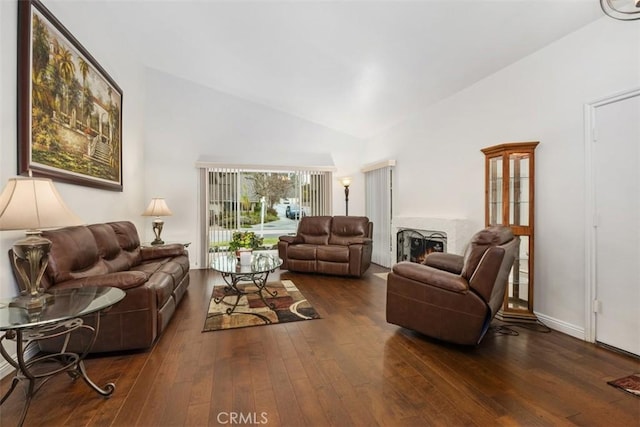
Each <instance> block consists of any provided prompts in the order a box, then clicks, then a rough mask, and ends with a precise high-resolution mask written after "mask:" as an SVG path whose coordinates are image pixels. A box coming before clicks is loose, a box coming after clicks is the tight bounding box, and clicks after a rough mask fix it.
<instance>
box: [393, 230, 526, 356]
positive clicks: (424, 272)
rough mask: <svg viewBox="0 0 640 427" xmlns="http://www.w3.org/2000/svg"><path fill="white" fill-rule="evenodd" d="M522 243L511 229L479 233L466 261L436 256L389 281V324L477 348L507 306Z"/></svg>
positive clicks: (402, 268) (397, 270)
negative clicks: (516, 260)
mask: <svg viewBox="0 0 640 427" xmlns="http://www.w3.org/2000/svg"><path fill="white" fill-rule="evenodd" d="M519 244H520V239H519V237H517V236H514V235H513V233H512V232H511V230H510V229H509V228H508V227H504V226H492V227H488V228H486V229H484V230H481V231H479V232H478V233H476V234H475V235H474V236H473V238H472V239H471V242H470V243H469V245H468V246H467V248H466V251H465V254H464V256H462V255H455V254H448V253H438V252H433V253H431V254H429V255H427V257H426V259H425V261H424V262H423V263H422V264H418V263H413V262H408V261H403V262H400V263H398V264H396V265H394V266H393V269H392V271H391V272H390V273H389V276H388V278H387V322H389V323H393V324H396V325H399V326H402V327H405V328H408V329H413V330H415V331H418V332H420V333H423V334H425V335H428V336H430V337H433V338H437V339H440V340H444V341H449V342H452V343H456V344H463V345H476V344H478V343H479V342H480V340H482V337H483V336H484V334H485V333H486V332H487V329H488V327H489V324H490V323H491V320H492V319H493V317H494V316H495V314H496V313H497V311H498V310H499V309H500V308H501V307H502V303H503V300H504V295H505V290H506V287H507V281H508V276H509V272H510V270H511V266H512V265H513V262H514V259H515V258H516V256H517V254H518V250H519Z"/></svg>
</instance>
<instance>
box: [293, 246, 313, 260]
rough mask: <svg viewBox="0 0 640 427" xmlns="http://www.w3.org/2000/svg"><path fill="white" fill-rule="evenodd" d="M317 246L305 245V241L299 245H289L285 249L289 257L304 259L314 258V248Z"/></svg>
mask: <svg viewBox="0 0 640 427" xmlns="http://www.w3.org/2000/svg"><path fill="white" fill-rule="evenodd" d="M317 248H318V246H316V245H307V244H305V243H302V244H299V245H292V246H289V249H288V250H287V255H288V256H289V259H299V260H302V259H305V260H315V259H316V250H317Z"/></svg>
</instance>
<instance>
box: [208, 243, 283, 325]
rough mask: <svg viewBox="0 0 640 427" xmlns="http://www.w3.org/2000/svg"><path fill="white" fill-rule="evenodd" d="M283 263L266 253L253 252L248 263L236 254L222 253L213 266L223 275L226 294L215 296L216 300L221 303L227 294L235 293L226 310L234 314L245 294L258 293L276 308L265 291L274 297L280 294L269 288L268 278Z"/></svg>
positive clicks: (264, 301) (267, 304) (271, 306)
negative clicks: (244, 283)
mask: <svg viewBox="0 0 640 427" xmlns="http://www.w3.org/2000/svg"><path fill="white" fill-rule="evenodd" d="M281 265H282V259H280V258H278V257H275V256H273V255H270V254H265V253H253V254H252V255H251V261H250V262H248V263H247V264H242V263H240V261H239V260H238V258H236V257H235V255H234V254H228V255H226V254H220V256H218V257H216V258H215V259H214V260H213V262H212V263H211V268H212V269H213V270H215V271H217V272H219V273H220V274H221V275H222V279H223V280H224V281H225V283H226V286H225V288H224V295H222V296H221V297H219V298H217V297H216V298H214V299H213V300H214V302H215V303H216V304H219V303H220V302H221V301H222V300H223V299H224V298H225V297H226V296H228V295H235V296H236V300H235V303H234V304H233V306H232V307H229V308H227V310H226V313H227V314H233V312H234V311H235V310H236V308H238V303H239V302H240V298H241V297H242V296H243V295H248V294H257V295H258V296H260V299H262V302H263V303H264V304H265V305H266V306H267V307H270V308H271V309H273V308H275V305H274V304H273V303H269V302H267V300H266V299H265V295H264V292H266V293H267V295H268V296H270V297H272V298H273V297H275V296H277V295H278V293H277V292H275V291H274V292H273V293H272V292H271V291H269V289H267V278H268V277H269V273H272V272H273V271H275V270H276V269H277V268H278V267H280V266H281ZM241 282H247V284H248V285H249V286H241Z"/></svg>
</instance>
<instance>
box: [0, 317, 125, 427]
mask: <svg viewBox="0 0 640 427" xmlns="http://www.w3.org/2000/svg"><path fill="white" fill-rule="evenodd" d="M99 326H100V314H99V313H96V326H95V328H94V327H91V326H89V325H85V324H84V323H83V322H82V319H79V318H76V319H71V320H67V321H64V322H59V323H54V324H51V325H47V326H42V327H34V328H30V329H15V330H13V329H12V330H7V331H6V332H5V334H4V335H3V336H2V337H0V353H1V354H2V356H3V357H4V358H5V360H6V361H7V362H8V363H10V364H11V366H13V367H14V368H15V369H16V374H15V376H14V378H13V380H12V382H11V387H10V388H9V390H7V392H6V393H5V395H4V396H3V397H2V400H0V405H2V404H3V403H4V402H5V401H6V400H7V398H8V397H9V396H10V395H11V394H12V393H13V391H14V390H15V389H16V386H17V385H18V383H19V382H20V381H22V380H27V381H28V382H29V384H28V387H27V391H26V400H25V403H24V408H23V409H22V415H21V416H20V422H19V425H22V424H23V423H24V420H25V417H26V416H27V411H28V410H29V405H30V404H31V399H32V398H33V396H35V394H36V393H37V392H38V390H40V388H41V387H42V386H43V385H44V384H45V383H46V382H47V381H48V380H49V379H51V378H52V377H53V376H54V375H57V374H60V373H62V372H66V373H67V374H68V375H69V376H70V377H71V378H74V379H76V378H82V379H83V380H84V382H85V383H87V385H88V386H89V387H91V388H92V389H93V390H95V391H96V392H97V393H98V394H100V395H101V396H104V397H109V396H111V394H112V393H113V392H114V390H115V388H116V386H115V385H114V384H113V383H108V384H106V385H105V386H104V388H101V387H99V386H97V385H96V384H95V383H94V382H93V381H91V379H90V378H89V376H88V375H87V370H86V368H85V366H84V362H83V360H84V358H85V357H86V355H87V353H88V352H89V350H90V349H91V347H92V346H93V343H94V342H95V339H96V335H97V331H98V330H99ZM77 330H86V331H88V332H89V333H90V334H91V339H90V342H89V344H88V345H87V348H86V349H85V352H84V353H82V354H78V353H72V352H68V351H67V345H68V343H69V339H70V338H71V333H72V332H73V331H77ZM56 337H64V343H63V345H62V348H61V350H60V352H59V353H53V354H45V355H42V356H35V357H32V358H31V359H29V360H25V353H26V352H28V351H29V350H30V349H31V348H35V347H36V346H37V344H38V341H41V340H45V339H51V338H56ZM6 341H14V342H15V344H16V352H17V355H16V358H15V359H14V358H13V357H12V356H11V355H9V353H8V352H7V350H6V348H5V342H6Z"/></svg>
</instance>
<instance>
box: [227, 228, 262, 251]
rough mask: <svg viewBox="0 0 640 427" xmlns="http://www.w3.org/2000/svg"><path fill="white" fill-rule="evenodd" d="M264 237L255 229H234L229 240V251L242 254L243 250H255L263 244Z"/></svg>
mask: <svg viewBox="0 0 640 427" xmlns="http://www.w3.org/2000/svg"><path fill="white" fill-rule="evenodd" d="M262 241H263V238H262V237H259V236H258V235H256V233H254V232H253V231H234V233H233V234H232V235H231V241H230V242H229V251H230V252H231V251H233V252H235V253H236V256H240V251H241V250H243V249H244V250H250V251H251V250H254V249H258V248H259V247H260V246H261V245H262Z"/></svg>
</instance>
